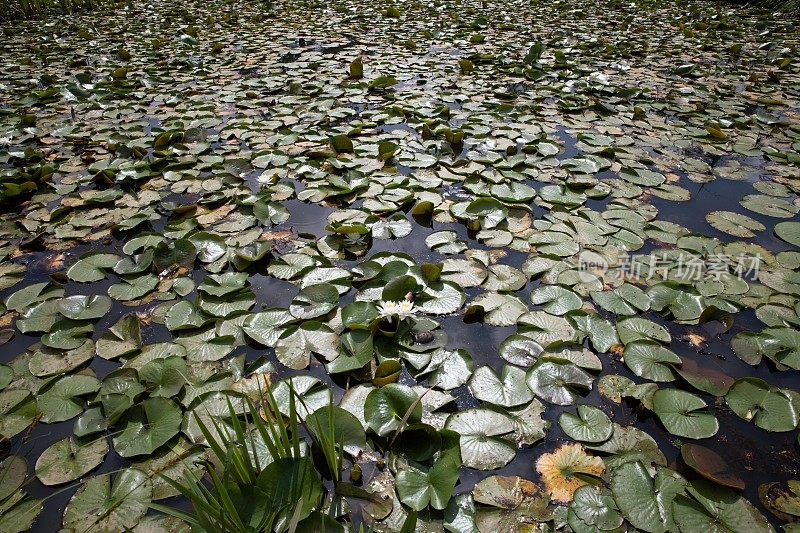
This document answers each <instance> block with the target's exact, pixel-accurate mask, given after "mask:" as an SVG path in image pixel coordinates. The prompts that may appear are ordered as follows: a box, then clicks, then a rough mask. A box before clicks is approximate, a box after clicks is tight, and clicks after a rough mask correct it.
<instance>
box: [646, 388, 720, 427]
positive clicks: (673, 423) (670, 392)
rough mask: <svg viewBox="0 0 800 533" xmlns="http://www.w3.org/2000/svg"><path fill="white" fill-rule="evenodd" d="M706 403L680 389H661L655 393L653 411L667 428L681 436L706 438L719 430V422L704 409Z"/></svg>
mask: <svg viewBox="0 0 800 533" xmlns="http://www.w3.org/2000/svg"><path fill="white" fill-rule="evenodd" d="M704 407H706V403H705V402H704V401H703V400H702V399H700V398H699V397H698V396H695V395H694V394H691V393H689V392H686V391H682V390H679V389H660V390H657V391H656V392H655V394H653V411H654V412H655V414H656V415H657V416H658V419H659V420H661V423H662V424H664V427H665V428H667V431H669V432H670V433H672V434H673V435H677V436H679V437H686V438H689V439H705V438H708V437H712V436H713V435H715V434H716V433H717V431H719V422H718V421H717V419H716V417H714V415H713V414H712V413H711V412H709V411H704V410H702V409H703V408H704Z"/></svg>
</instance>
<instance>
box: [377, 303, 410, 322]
mask: <svg viewBox="0 0 800 533" xmlns="http://www.w3.org/2000/svg"><path fill="white" fill-rule="evenodd" d="M379 310H380V313H381V316H382V317H384V318H388V317H392V316H397V317H398V318H400V319H401V320H402V319H403V318H407V317H410V316H414V315H415V314H416V312H417V310H416V309H415V308H414V303H413V302H409V301H408V300H402V301H399V302H381V304H380V308H379Z"/></svg>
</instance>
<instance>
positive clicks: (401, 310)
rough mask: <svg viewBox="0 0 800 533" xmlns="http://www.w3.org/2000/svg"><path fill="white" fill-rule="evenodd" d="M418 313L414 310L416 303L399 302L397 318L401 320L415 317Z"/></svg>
mask: <svg viewBox="0 0 800 533" xmlns="http://www.w3.org/2000/svg"><path fill="white" fill-rule="evenodd" d="M416 312H417V311H416V309H414V302H409V301H408V300H403V301H401V302H397V316H399V317H400V318H406V317H409V316H414V314H415V313H416Z"/></svg>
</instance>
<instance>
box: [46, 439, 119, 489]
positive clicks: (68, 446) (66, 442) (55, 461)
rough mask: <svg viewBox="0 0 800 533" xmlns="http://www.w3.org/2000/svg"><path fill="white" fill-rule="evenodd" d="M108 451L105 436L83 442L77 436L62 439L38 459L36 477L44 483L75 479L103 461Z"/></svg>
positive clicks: (66, 481)
mask: <svg viewBox="0 0 800 533" xmlns="http://www.w3.org/2000/svg"><path fill="white" fill-rule="evenodd" d="M106 453H108V443H107V442H106V439H105V438H102V437H101V438H99V439H95V440H91V441H88V442H84V443H81V442H80V441H78V440H77V439H76V438H75V437H67V438H65V439H61V440H60V441H58V442H56V443H55V444H53V445H51V446H50V447H48V448H47V449H46V450H45V451H44V452H42V455H40V456H39V459H37V460H36V477H38V478H39V481H41V482H42V483H43V484H44V485H60V484H62V483H68V482H70V481H74V480H76V479H78V478H80V477H82V476H84V475H85V474H87V473H88V472H90V471H91V470H93V469H94V468H95V467H97V466H98V465H100V463H102V462H103V459H104V458H105V456H106Z"/></svg>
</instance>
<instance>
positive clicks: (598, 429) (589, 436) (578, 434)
mask: <svg viewBox="0 0 800 533" xmlns="http://www.w3.org/2000/svg"><path fill="white" fill-rule="evenodd" d="M577 410H578V414H577V415H576V414H572V413H570V412H563V413H561V416H559V417H558V425H559V426H561V429H562V430H564V433H566V434H567V436H568V437H570V438H571V439H574V440H577V441H580V442H603V441H605V440H608V439H609V437H611V434H612V433H613V432H614V426H612V424H611V420H610V419H609V418H608V416H607V415H606V414H605V413H604V412H603V411H601V410H600V409H598V408H597V407H593V406H591V405H579V406H578V407H577Z"/></svg>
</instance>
